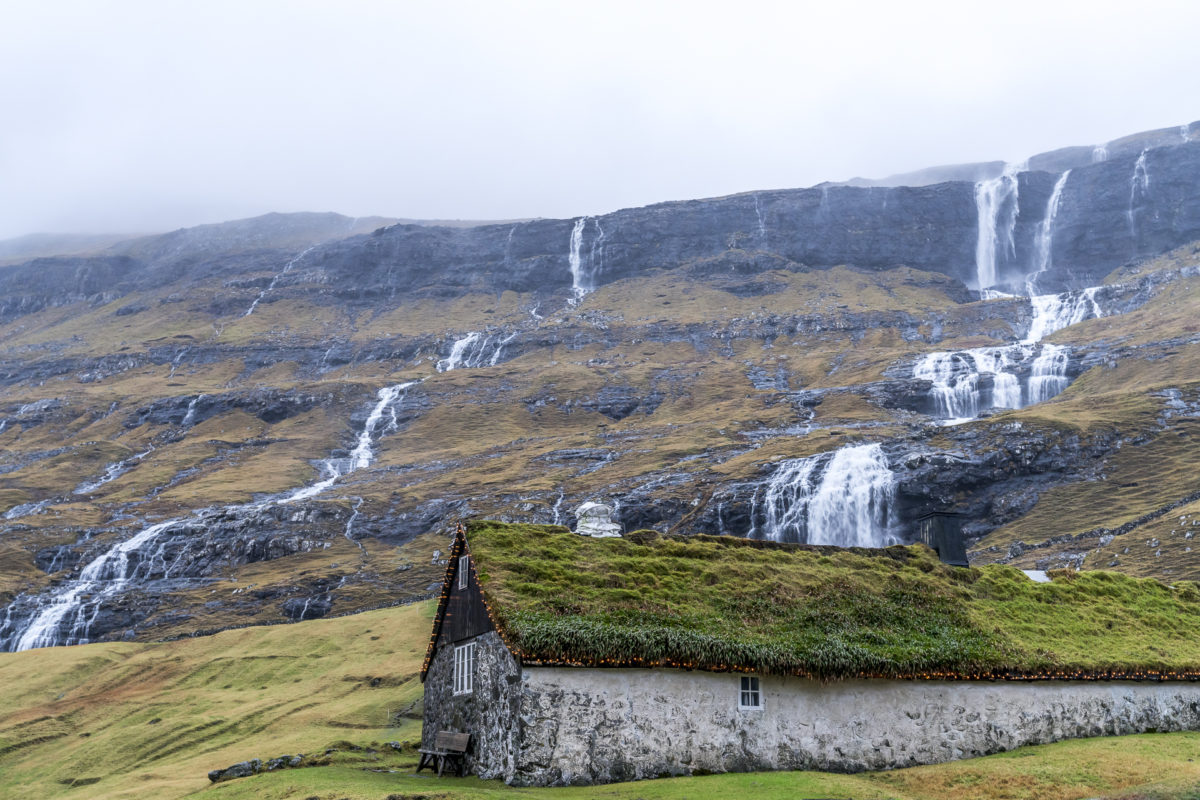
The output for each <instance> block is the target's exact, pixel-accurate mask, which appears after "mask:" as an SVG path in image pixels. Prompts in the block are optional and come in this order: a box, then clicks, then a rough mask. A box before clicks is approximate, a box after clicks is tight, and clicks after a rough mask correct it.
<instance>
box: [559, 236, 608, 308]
mask: <svg viewBox="0 0 1200 800" xmlns="http://www.w3.org/2000/svg"><path fill="white" fill-rule="evenodd" d="M589 219H591V220H592V226H593V227H594V228H595V229H596V234H595V236H594V237H593V239H592V245H591V247H590V248H589V249H588V254H587V258H586V259H585V258H584V254H583V235H584V232H585V230H586V228H587V223H588V220H589ZM604 239H605V233H604V228H603V227H601V225H600V220H598V219H593V218H591V217H580V218H579V219H577V220H575V226H574V227H573V228H572V229H571V249H570V250H569V251H568V253H567V263H568V264H569V265H570V267H571V295H572V296H571V300H570V305H572V306H577V305H579V304H580V303H581V302H582V301H583V298H584V297H586V296H588V295H589V294H591V293H592V292H594V291H595V290H596V274H597V273H598V272H599V271H600V268H601V267H602V266H603V264H604ZM585 261H586V263H585Z"/></svg>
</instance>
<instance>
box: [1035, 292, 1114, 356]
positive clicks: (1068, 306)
mask: <svg viewBox="0 0 1200 800" xmlns="http://www.w3.org/2000/svg"><path fill="white" fill-rule="evenodd" d="M1098 291H1100V287H1099V286H1092V287H1090V288H1087V289H1084V290H1083V291H1079V292H1063V293H1062V294H1039V295H1034V296H1032V297H1030V298H1029V303H1030V305H1031V306H1032V309H1033V319H1032V320H1031V321H1030V323H1029V332H1028V333H1027V334H1025V339H1024V340H1023V341H1024V342H1025V343H1026V344H1035V343H1037V342H1040V341H1041V340H1042V339H1045V338H1046V337H1047V336H1049V335H1050V334H1052V333H1054V332H1055V331H1057V330H1062V329H1063V328H1066V327H1068V326H1071V325H1074V324H1076V323H1077V322H1083V321H1084V320H1085V319H1091V318H1092V317H1103V316H1104V311H1103V310H1102V309H1101V308H1100V304H1099V303H1097V302H1096V292H1098Z"/></svg>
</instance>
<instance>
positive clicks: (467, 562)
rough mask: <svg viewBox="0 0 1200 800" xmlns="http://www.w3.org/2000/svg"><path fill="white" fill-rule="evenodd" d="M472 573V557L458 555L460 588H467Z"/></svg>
mask: <svg viewBox="0 0 1200 800" xmlns="http://www.w3.org/2000/svg"><path fill="white" fill-rule="evenodd" d="M470 574H471V557H470V556H459V557H458V588H460V589H465V588H467V579H468V577H469V576H470Z"/></svg>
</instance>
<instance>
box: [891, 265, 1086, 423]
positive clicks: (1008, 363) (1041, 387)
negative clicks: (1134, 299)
mask: <svg viewBox="0 0 1200 800" xmlns="http://www.w3.org/2000/svg"><path fill="white" fill-rule="evenodd" d="M1099 290H1100V287H1098V286H1096V287H1092V288H1089V289H1084V290H1083V291H1080V292H1063V293H1062V294H1043V295H1034V296H1033V297H1030V298H1029V302H1030V307H1031V309H1032V312H1033V319H1032V321H1031V322H1030V325H1029V332H1028V333H1027V334H1026V336H1025V338H1024V339H1023V340H1022V341H1021V342H1020V343H1018V344H1012V345H1004V346H1001V347H976V348H971V349H968V350H960V351H956V352H940V353H927V354H926V355H924V356H921V358H919V359H917V361H916V363H915V364H913V377H914V378H916V379H918V380H927V381H929V383H930V387H929V394H930V399H931V400H932V402H933V410H934V414H935V415H936V416H938V417H939V418H941V419H942V420H944V422H945V424H957V423H960V422H967V421H970V420H972V419H976V418H977V417H978V416H979V415H980V414H981V413H983V412H984V411H988V410H991V409H997V408H1024V407H1025V406H1027V405H1031V404H1033V403H1040V402H1042V401H1043V400H1049V399H1050V398H1051V397H1054V396H1055V395H1057V394H1058V393H1059V392H1061V391H1063V390H1064V389H1066V388H1067V384H1068V383H1070V379H1069V378H1068V377H1067V367H1068V366H1069V362H1070V358H1069V353H1068V351H1067V349H1066V348H1065V347H1062V346H1060V345H1053V344H1048V343H1045V342H1042V339H1044V338H1046V337H1047V336H1049V335H1050V334H1052V333H1054V332H1055V331H1057V330H1061V329H1062V328H1066V327H1068V326H1070V325H1074V324H1076V323H1078V322H1083V321H1084V320H1085V319H1092V318H1094V317H1102V316H1104V311H1103V309H1101V307H1100V304H1099V303H1098V302H1097V301H1096V293H1097V292H1098V291H1099ZM1039 345H1040V347H1039ZM1026 367H1028V373H1029V377H1028V380H1027V383H1026V386H1025V388H1024V389H1022V386H1021V380H1020V378H1019V375H1018V373H1020V372H1022V371H1024V370H1025V368H1026ZM985 378H987V379H990V380H985Z"/></svg>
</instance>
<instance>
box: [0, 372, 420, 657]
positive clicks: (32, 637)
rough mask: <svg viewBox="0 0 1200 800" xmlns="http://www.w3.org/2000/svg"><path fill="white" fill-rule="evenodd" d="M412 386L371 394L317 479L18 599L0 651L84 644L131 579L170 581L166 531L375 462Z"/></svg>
mask: <svg viewBox="0 0 1200 800" xmlns="http://www.w3.org/2000/svg"><path fill="white" fill-rule="evenodd" d="M416 383H418V381H409V382H407V383H401V384H397V385H395V386H387V387H384V388H382V389H380V390H379V391H378V392H377V393H376V397H377V402H376V403H375V405H374V406H373V407H372V408H371V412H370V413H369V414H368V415H367V419H366V421H365V422H364V423H363V427H362V430H361V431H359V434H358V437H357V440H356V442H355V447H354V449H353V450H352V451H351V452H350V455H349V457H347V458H335V457H330V458H327V459H324V460H323V461H321V463H320V478H319V479H318V480H317V481H315V482H313V483H311V484H309V485H307V486H303V487H300V488H298V489H295V490H293V491H291V492H287V493H282V494H278V495H274V496H272V497H269V498H267V499H265V500H259V501H256V502H252V503H245V504H241V505H232V506H224V507H219V508H207V509H201V510H199V511H195V512H192V513H191V514H188V515H185V516H181V517H175V518H173V519H168V520H165V521H163V522H159V523H156V524H154V525H151V526H149V527H148V528H145V529H143V530H141V531H140V532H138V533H137V534H135V535H134V536H132V537H130V538H129V539H126V540H125V541H123V542H120V543H117V544H115V545H113V546H112V547H110V548H109V549H108V550H106V551H104V552H103V553H101V554H100V555H98V556H97V557H95V558H94V559H92V560H91V561H90V562H88V563H87V564H86V565H85V566H84V567H83V569H82V570H81V571H80V573H79V577H78V578H74V579H71V580H67V581H64V582H62V583H61V584H59V585H57V586H55V587H52V588H50V589H48V590H47V591H45V592H43V593H41V594H39V595H18V597H17V598H16V599H14V600H13V602H12V604H10V605H9V607H8V610H7V612H6V614H5V616H4V621H3V623H0V650H28V649H30V648H33V647H50V646H54V645H67V644H83V643H86V642H87V641H88V637H89V635H90V631H91V627H92V625H93V624H94V623H95V621H96V618H97V616H98V615H99V613H100V609H101V606H102V604H103V603H104V601H105V600H107V599H108V598H110V597H112V596H114V595H116V594H118V593H120V592H121V591H122V590H124V589H125V588H126V587H127V586H128V585H129V584H131V583H133V582H134V581H136V580H146V579H149V578H150V577H151V576H152V575H159V576H161V578H162V579H167V578H170V577H171V571H172V568H173V567H174V563H172V564H167V562H166V556H165V548H166V544H167V543H166V542H162V541H158V542H156V540H158V539H159V538H160V537H161V536H162V534H163V533H165V532H168V531H170V530H172V529H174V528H177V527H179V526H181V525H184V524H185V523H187V524H191V525H193V526H198V527H203V526H205V525H206V523H207V521H208V520H209V519H210V518H212V519H215V518H222V517H227V516H229V515H230V514H237V513H240V512H246V511H261V510H264V509H266V508H270V507H272V506H278V505H287V504H289V503H294V502H296V501H299V500H306V499H308V498H311V497H315V496H316V495H318V494H320V493H321V492H323V491H325V490H326V489H328V488H329V487H330V486H332V485H333V484H334V483H335V482H336V481H337V480H338V479H339V478H343V477H345V476H347V475H349V474H350V473H352V472H354V471H355V470H359V469H363V468H366V467H369V466H370V465H371V463H372V462H373V461H374V459H375V450H374V446H375V443H376V442H377V441H378V439H379V437H380V436H381V435H382V434H384V433H386V432H388V431H390V430H394V428H395V409H394V406H395V405H396V404H398V403H401V402H403V399H404V396H405V394H406V392H407V390H408V388H409V387H411V386H413V385H415V384H416ZM389 412H390V413H391V415H392V422H391V423H390V424H387V425H381V424H380V423H381V421H382V420H383V418H384V414H386V413H389ZM43 502H47V501H43ZM10 512H11V510H10ZM177 560H178V559H177ZM18 606H21V607H29V608H30V613H29V614H28V617H27V621H26V622H25V624H24V625H22V624H20V623H21V617H20V616H17V615H15V614H14V609H16V608H17V607H18Z"/></svg>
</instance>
